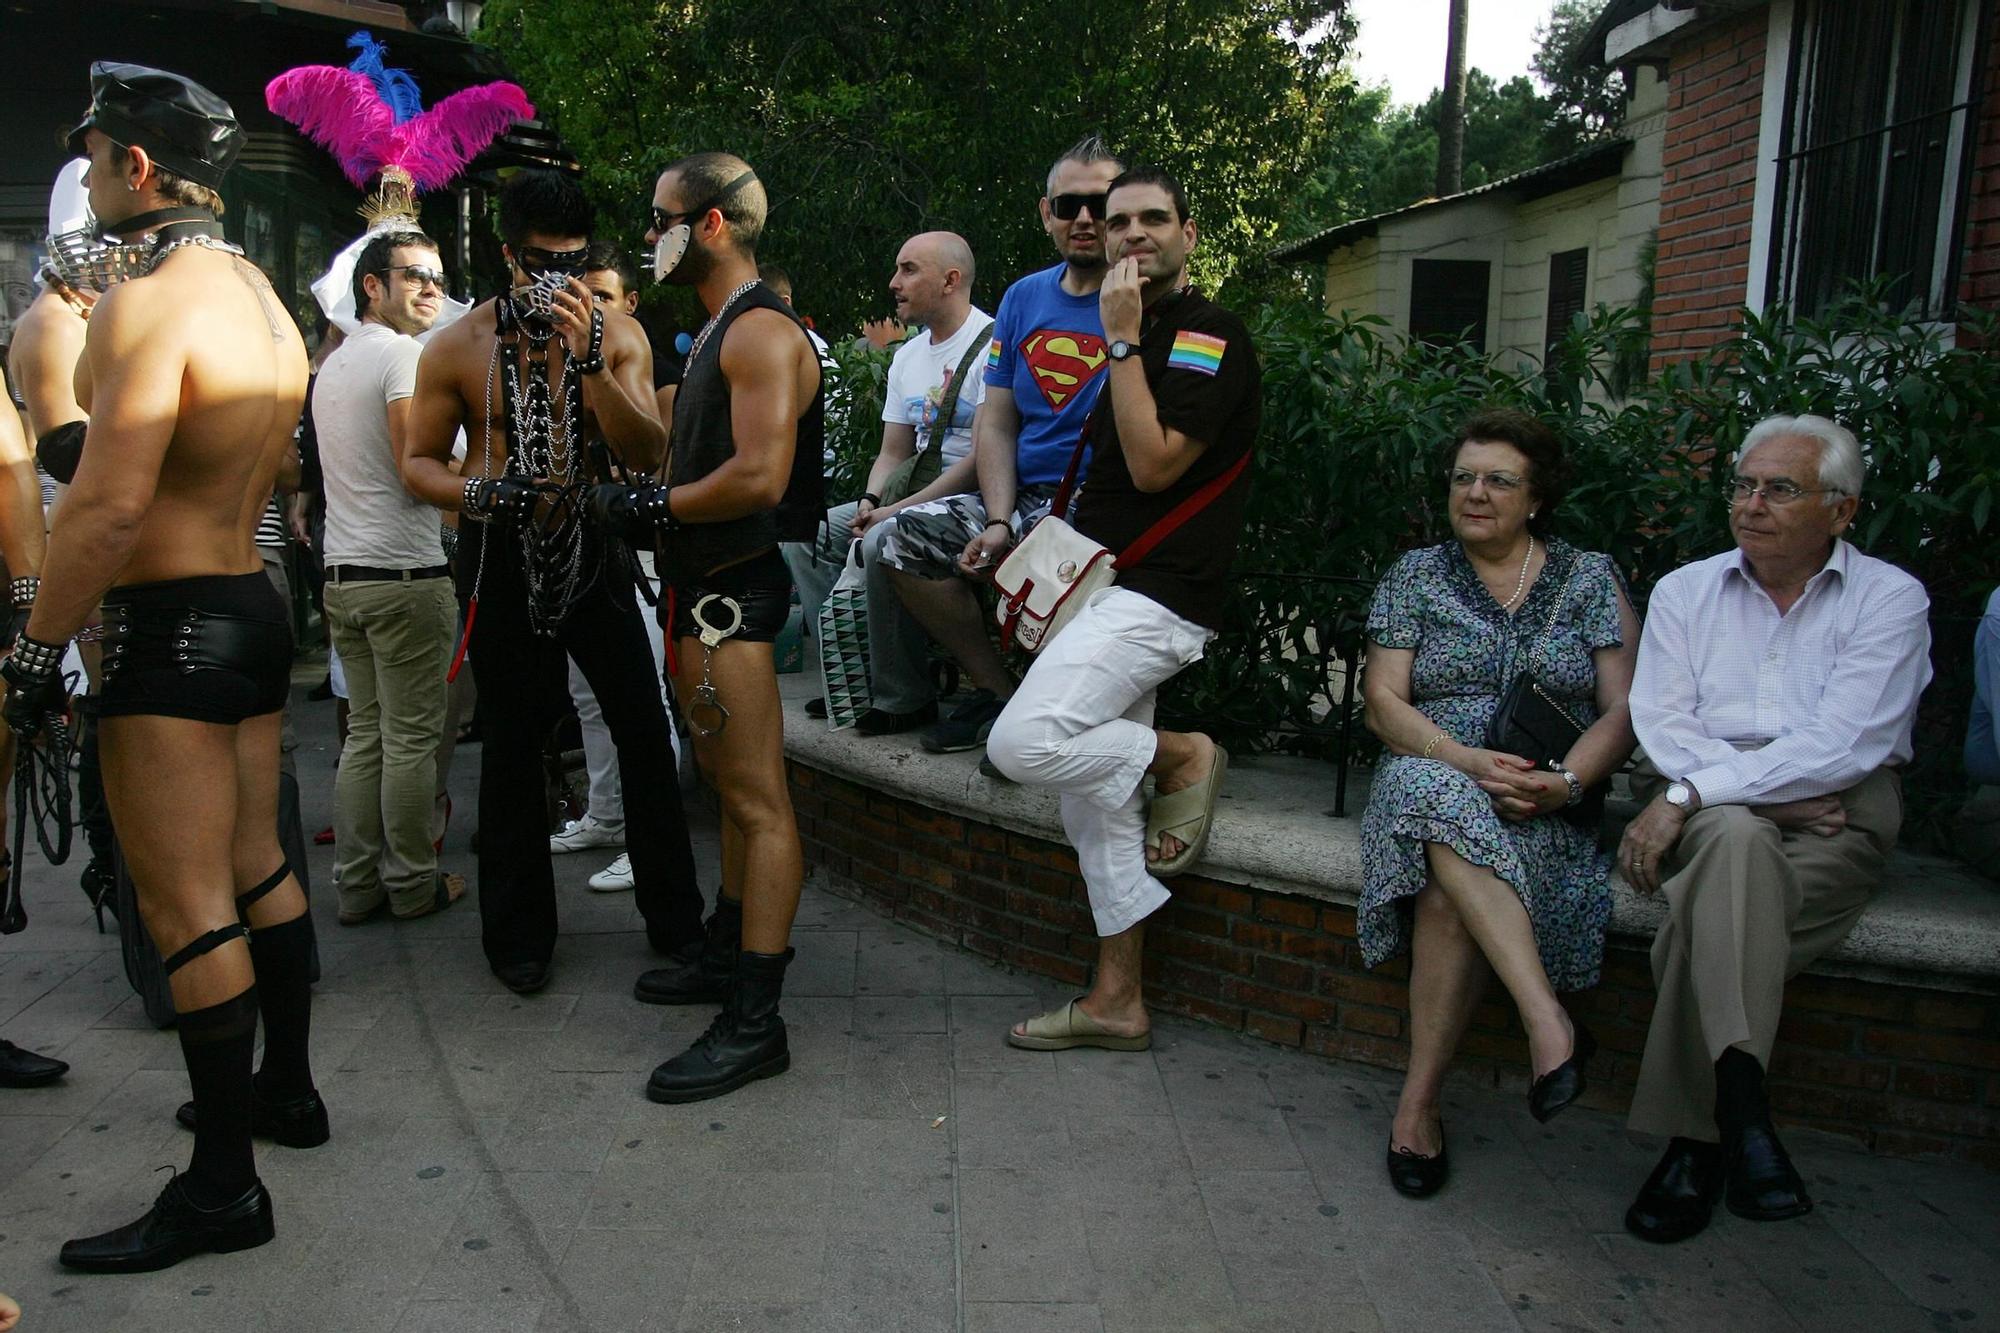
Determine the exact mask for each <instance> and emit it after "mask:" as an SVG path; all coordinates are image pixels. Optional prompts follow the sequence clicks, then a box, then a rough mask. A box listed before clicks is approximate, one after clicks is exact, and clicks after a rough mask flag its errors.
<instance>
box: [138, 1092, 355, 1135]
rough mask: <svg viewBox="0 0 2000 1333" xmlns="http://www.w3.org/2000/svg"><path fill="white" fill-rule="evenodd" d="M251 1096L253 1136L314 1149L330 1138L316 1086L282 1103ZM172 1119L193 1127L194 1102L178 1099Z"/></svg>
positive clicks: (187, 1127)
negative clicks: (178, 1105)
mask: <svg viewBox="0 0 2000 1333" xmlns="http://www.w3.org/2000/svg"><path fill="white" fill-rule="evenodd" d="M252 1095H253V1097H254V1098H255V1100H254V1101H253V1102H252V1103H251V1111H250V1133H251V1134H252V1135H253V1136H255V1137H257V1138H260V1139H269V1140H270V1141H271V1142H273V1143H275V1144H277V1145H278V1146H279V1147H281V1148H317V1147H319V1145H320V1144H322V1143H325V1142H326V1141H327V1140H328V1139H330V1138H332V1137H333V1130H332V1129H331V1127H329V1126H328V1124H327V1119H326V1103H325V1102H323V1101H321V1100H320V1097H319V1090H318V1089H317V1088H315V1089H314V1090H313V1091H311V1092H309V1093H307V1094H306V1095H305V1096H303V1097H294V1098H292V1099H291V1100H289V1101H282V1102H267V1101H265V1100H264V1098H263V1096H262V1095H261V1094H255V1093H253V1094H252ZM174 1121H175V1123H176V1124H178V1125H180V1127H181V1128H183V1129H193V1128H194V1126H195V1110H194V1103H193V1102H182V1103H181V1109H180V1110H178V1111H176V1112H174Z"/></svg>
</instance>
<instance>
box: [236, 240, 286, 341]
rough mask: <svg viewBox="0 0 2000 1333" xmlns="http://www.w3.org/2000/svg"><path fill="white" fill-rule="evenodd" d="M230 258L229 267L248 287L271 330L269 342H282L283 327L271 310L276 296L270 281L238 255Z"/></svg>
mask: <svg viewBox="0 0 2000 1333" xmlns="http://www.w3.org/2000/svg"><path fill="white" fill-rule="evenodd" d="M230 258H231V260H232V261H233V262H232V265H231V267H233V268H234V269H235V270H236V276H237V277H238V278H241V279H242V280H243V285H244V286H245V287H248V288H249V289H250V290H251V292H253V293H254V294H255V295H256V297H257V307H258V309H260V310H262V311H263V312H264V323H265V325H266V326H267V327H268V328H269V329H270V330H271V341H272V342H274V343H281V342H283V341H284V340H285V326H284V325H283V324H281V323H279V322H278V312H277V311H276V310H275V309H273V308H272V304H271V303H272V302H273V301H274V300H275V299H276V295H275V293H273V292H272V290H271V280H270V279H269V278H267V277H265V276H264V270H262V269H260V268H258V267H257V266H256V265H255V264H253V263H251V262H250V261H249V260H247V259H244V258H242V257H241V256H238V255H232V256H231V257H230Z"/></svg>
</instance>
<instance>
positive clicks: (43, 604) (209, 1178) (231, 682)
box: [0, 62, 327, 1272]
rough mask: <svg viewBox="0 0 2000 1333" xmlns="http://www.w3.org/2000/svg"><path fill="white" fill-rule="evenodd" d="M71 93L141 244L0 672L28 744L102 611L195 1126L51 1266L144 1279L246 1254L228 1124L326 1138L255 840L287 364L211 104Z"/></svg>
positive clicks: (239, 1152)
mask: <svg viewBox="0 0 2000 1333" xmlns="http://www.w3.org/2000/svg"><path fill="white" fill-rule="evenodd" d="M90 78H91V94H92V102H91V107H90V112H89V114H88V115H87V116H85V118H84V120H83V123H82V124H80V125H78V126H77V128H76V129H75V130H74V131H72V132H71V134H70V139H69V146H70V149H71V151H72V152H75V153H76V154H77V155H79V156H87V157H88V158H89V160H90V172H89V176H88V183H89V187H90V202H91V208H92V210H93V211H94V212H95V213H96V215H97V217H98V219H99V220H100V221H101V222H102V223H103V225H104V228H105V230H106V231H107V232H108V233H109V234H111V235H113V236H116V237H118V238H119V239H120V240H121V241H122V242H124V243H125V244H126V245H128V246H134V245H136V243H138V242H141V241H144V242H145V244H144V245H143V246H137V247H136V252H135V253H132V254H130V255H129V256H128V257H129V258H130V259H131V261H132V270H133V276H132V277H131V278H130V279H129V280H128V281H126V282H123V283H120V284H119V285H117V286H115V287H113V288H112V290H111V291H109V292H107V293H106V294H105V296H104V297H103V299H102V300H100V301H99V302H98V303H97V308H96V310H95V311H94V312H93V313H92V315H91V322H90V331H89V335H88V337H87V338H86V339H85V343H84V356H83V361H82V363H81V364H80V365H79V366H78V368H77V372H76V387H77V401H78V402H79V404H81V406H82V407H83V409H84V410H85V411H86V412H88V413H89V414H90V426H89V430H88V435H87V438H86V443H85V445H84V450H83V457H82V461H81V462H80V463H79V465H78V467H77V472H76V478H75V481H74V482H73V483H72V484H71V487H70V492H69V494H68V496H67V497H65V499H64V502H63V505H62V509H61V512H60V513H59V514H58V515H57V518H56V523H55V526H54V529H53V530H52V531H51V533H50V534H49V548H48V556H47V559H46V560H45V561H44V562H43V566H42V586H41V591H40V593H39V594H38V596H37V597H36V599H35V606H34V611H33V614H32V615H31V616H30V618H29V621H28V626H27V628H26V629H25V630H24V631H23V632H22V634H21V636H20V639H19V641H18V643H17V645H16V647H15V649H14V654H13V656H12V657H11V658H9V659H8V660H7V661H6V662H5V663H4V664H0V675H4V676H5V678H6V680H7V682H8V684H9V686H10V687H11V688H10V692H9V696H8V699H7V703H6V718H7V721H8V722H9V723H10V724H11V725H12V726H13V728H14V730H15V731H16V733H17V734H19V735H21V736H23V737H32V736H34V735H37V734H39V733H40V732H41V731H42V730H43V729H44V728H45V727H47V726H48V725H49V723H50V721H51V720H52V719H53V718H55V717H57V716H59V715H60V714H61V712H62V710H63V708H64V706H65V704H66V703H67V700H66V698H65V696H64V690H63V685H62V681H61V680H60V678H59V676H58V674H57V664H58V662H59V660H60V658H61V654H62V650H63V645H64V644H66V643H67V642H68V641H69V638H70V636H71V635H72V634H74V633H75V632H76V631H77V629H78V628H79V627H80V626H81V625H82V624H83V622H84V620H85V619H86V618H87V617H88V616H89V615H90V613H91V612H92V611H93V610H94V609H95V608H96V607H97V606H98V604H99V603H100V602H101V603H102V604H103V606H104V617H105V621H106V631H107V632H106V645H105V659H106V665H105V672H104V675H105V683H104V692H103V698H102V702H101V705H100V716H101V722H100V726H101V729H102V744H103V761H104V786H105V793H106V795H107V796H108V797H109V798H110V802H111V810H112V815H113V817H114V819H115V820H116V822H117V825H118V831H119V835H120V840H121V844H122V846H123V848H124V852H125V856H126V859H127V861H128V862H129V864H130V865H131V868H132V878H133V882H134V884H135V885H136V887H137V889H138V895H139V910H140V913H141V915H142V916H143V917H144V918H145V922H146V926H147V929H148V930H149V931H150V932H151V934H152V938H153V942H154V944H155V945H157V946H158V947H159V950H160V952H161V954H162V956H163V957H164V958H165V960H166V971H167V976H168V982H169V984H170V985H171V987H172V990H173V997H174V1007H175V1010H176V1012H177V1014H178V1016H179V1024H178V1026H179V1033H180V1042H181V1053H182V1055H183V1057H184V1058H185V1059H186V1061H187V1068H188V1080H189V1082H190V1083H191V1084H192V1085H193V1090H194V1102H193V1118H194V1119H195V1120H196V1125H195V1139H194V1156H193V1160H192V1162H191V1163H190V1164H189V1166H188V1169H187V1170H186V1171H183V1172H181V1173H180V1174H179V1175H176V1176H175V1177H174V1178H173V1179H172V1180H170V1181H169V1182H168V1183H167V1186H166V1188H165V1189H164V1190H162V1191H161V1192H160V1196H159V1199H158V1201H157V1202H156V1203H154V1205H153V1207H152V1208H151V1209H150V1210H149V1211H148V1212H147V1213H146V1214H145V1215H144V1216H142V1217H140V1218H139V1219H138V1220H137V1221H135V1222H132V1223H130V1224H128V1225H126V1226H123V1227H119V1228H117V1229H115V1230H113V1231H108V1232H105V1233H104V1234H103V1235H99V1236H92V1237H88V1238H85V1239H81V1240H73V1241H70V1242H68V1243H67V1244H65V1245H64V1246H63V1248H62V1254H61V1262H62V1263H63V1264H64V1265H66V1266H68V1267H71V1268H76V1269H82V1270H85V1271H90V1272H149V1271H152V1270H154V1269H159V1268H165V1267H167V1266H169V1265H171V1264H175V1263H178V1262H179V1261H180V1260H182V1259H185V1258H187V1257H189V1256H190V1255H194V1254H200V1253H203V1252H205V1251H210V1250H214V1251H227V1250H241V1249H249V1248H251V1247H252V1246H257V1245H262V1244H264V1243H265V1242H266V1241H268V1240H270V1239H271V1236H272V1234H273V1224H272V1208H271V1196H270V1195H269V1193H267V1192H266V1191H265V1189H264V1186H263V1184H262V1183H261V1182H260V1181H259V1180H258V1179H257V1168H256V1162H255V1160H254V1158H253V1157H252V1154H251V1146H250V1140H251V1135H252V1134H253V1132H254V1133H263V1134H267V1135H270V1136H272V1137H274V1138H277V1139H278V1140H279V1141H280V1142H283V1143H288V1144H291V1145H293V1146H299V1147H306V1146H311V1145H313V1144H316V1143H320V1142H324V1141H325V1139H326V1137H327V1128H326V1110H325V1107H324V1106H323V1105H322V1104H321V1103H320V1101H319V1097H318V1094H317V1092H316V1091H315V1090H314V1088H313V1083H312V1071H311V1067H310V1064H309V1062H308V1059H307V1049H306V1047H307V1033H308V1029H309V1027H310V1022H311V1005H312V994H311V990H310V988H309V986H308V983H307V980H306V974H307V969H308V967H309V964H310V957H311V947H312V946H311V941H312V936H311V928H310V922H309V921H308V920H307V919H306V916H305V912H306V902H305V895H304V894H303V893H302V892H300V889H299V885H298V881H297V880H296V879H295V878H294V877H293V875H292V873H291V871H290V868H289V867H288V866H287V865H286V864H285V855H284V852H283V851H282V850H281V849H280V847H279V845H278V836H277V827H278V825H277V819H278V813H277V803H278V726H279V709H280V708H281V707H282V706H283V704H284V701H285V695H286V692H287V687H288V684H289V676H290V669H291V630H290V624H289V621H288V618H287V614H286V607H285V606H284V604H283V602H282V601H281V600H280V599H279V597H278V595H277V593H276V592H274V591H273V590H272V588H271V585H270V583H269V581H268V580H266V579H265V577H264V563H263V559H262V558H261V557H260V556H259V554H258V552H257V547H256V544H255V541H254V534H255V530H256V526H257V518H258V515H259V514H260V513H261V512H262V511H263V508H264V503H265V500H266V498H267V497H268V496H269V495H270V493H271V487H272V485H273V483H274V482H275V480H276V478H277V474H278V468H279V464H280V462H281V461H282V460H283V458H284V456H285V453H286V451H287V449H289V447H290V445H291V436H292V429H293V427H294V426H295V425H296V424H297V422H298V418H299V408H300V405H301V404H302V403H303V402H304V401H305V389H306V354H305V346H304V344H303V343H302V342H301V341H300V339H299V334H298V330H297V329H296V328H295V327H294V326H293V324H292V321H291V317H290V316H289V315H288V314H287V313H286V311H285V307H284V303H283V302H282V301H280V300H279V299H278V297H277V295H276V293H274V292H273V291H272V290H271V285H270V283H269V282H268V281H267V280H266V279H265V277H264V275H263V274H262V273H260V272H259V271H258V270H257V268H256V267H255V266H254V265H252V264H250V263H249V262H248V261H246V260H245V259H243V258H242V256H241V254H240V253H238V252H237V251H236V250H235V249H234V247H231V246H228V245H226V244H225V243H224V242H223V241H222V239H221V237H222V227H221V224H220V223H219V222H218V220H217V218H216V214H217V213H218V212H219V211H220V208H221V202H222V201H221V198H220V196H218V195H217V194H216V193H215V191H216V189H217V188H218V187H219V186H220V185H221V182H222V178H223V174H224V173H225V172H226V171H227V170H228V169H229V166H230V163H231V162H232V161H234V159H235V157H236V154H237V152H238V151H239V149H240V148H241V147H242V144H243V137H244V136H243V131H242V129H241V127H240V126H238V124H237V123H236V118H235V116H234V115H233V114H232V113H231V111H230V109H229V105H228V103H226V102H224V101H223V100H222V99H221V98H218V97H216V96H215V95H214V94H213V93H211V92H209V91H208V90H207V89H205V88H203V87H201V86H200V85H198V84H195V83H192V82H190V81H189V80H187V79H184V78H182V77H181V76H180V75H177V74H169V73H166V72H164V71H161V70H156V69H148V68H146V67H145V66H142V65H125V64H113V63H108V62H100V63H98V64H96V65H93V66H92V67H91V72H90ZM167 774H171V775H172V779H173V780H172V781H163V780H162V777H163V775H167ZM246 927H247V928H246ZM260 1010H261V1013H262V1017H263V1021H264V1032H265V1042H264V1061H263V1065H262V1067H261V1069H259V1070H258V1071H257V1073H256V1074H255V1076H254V1078H253V1075H252V1072H251V1063H252V1056H253V1054H254V1051H255V1046H256V1035H257V1020H258V1017H259V1012H260Z"/></svg>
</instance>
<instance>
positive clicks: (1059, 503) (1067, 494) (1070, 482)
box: [1049, 391, 1104, 518]
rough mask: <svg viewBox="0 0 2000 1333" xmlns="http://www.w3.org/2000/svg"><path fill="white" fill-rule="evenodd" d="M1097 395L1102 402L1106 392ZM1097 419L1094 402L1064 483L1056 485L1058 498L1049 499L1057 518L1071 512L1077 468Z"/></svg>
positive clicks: (1080, 464)
mask: <svg viewBox="0 0 2000 1333" xmlns="http://www.w3.org/2000/svg"><path fill="white" fill-rule="evenodd" d="M1097 397H1098V401H1100V402H1101V401H1102V400H1103V397H1104V394H1103V393H1102V392H1101V391H1100V392H1099V393H1098V396H1097ZM1096 421H1097V403H1096V402H1093V403H1091V405H1090V413H1089V415H1087V416H1085V417H1084V419H1083V429H1082V430H1080V431H1078V432H1077V433H1076V452H1074V453H1072V454H1071V455H1070V456H1069V468H1068V470H1067V471H1065V472H1064V473H1063V479H1062V485H1060V486H1058V487H1056V498H1055V499H1053V500H1051V501H1049V513H1050V515H1051V516H1053V517H1055V518H1062V517H1064V516H1065V515H1067V514H1068V513H1069V502H1070V500H1071V498H1072V497H1073V496H1075V494H1076V473H1077V469H1078V468H1081V467H1082V466H1083V453H1084V450H1086V449H1088V448H1090V428H1091V426H1092V425H1094V424H1095V423H1096Z"/></svg>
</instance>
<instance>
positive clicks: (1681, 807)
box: [1667, 782, 1694, 815]
mask: <svg viewBox="0 0 2000 1333" xmlns="http://www.w3.org/2000/svg"><path fill="white" fill-rule="evenodd" d="M1667 804H1668V805H1671V806H1672V807H1673V808H1674V809H1676V810H1678V811H1680V812H1681V813H1682V814H1684V815H1691V814H1693V813H1694V788H1693V787H1690V786H1688V785H1687V783H1685V782H1670V783H1668V784H1667Z"/></svg>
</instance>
